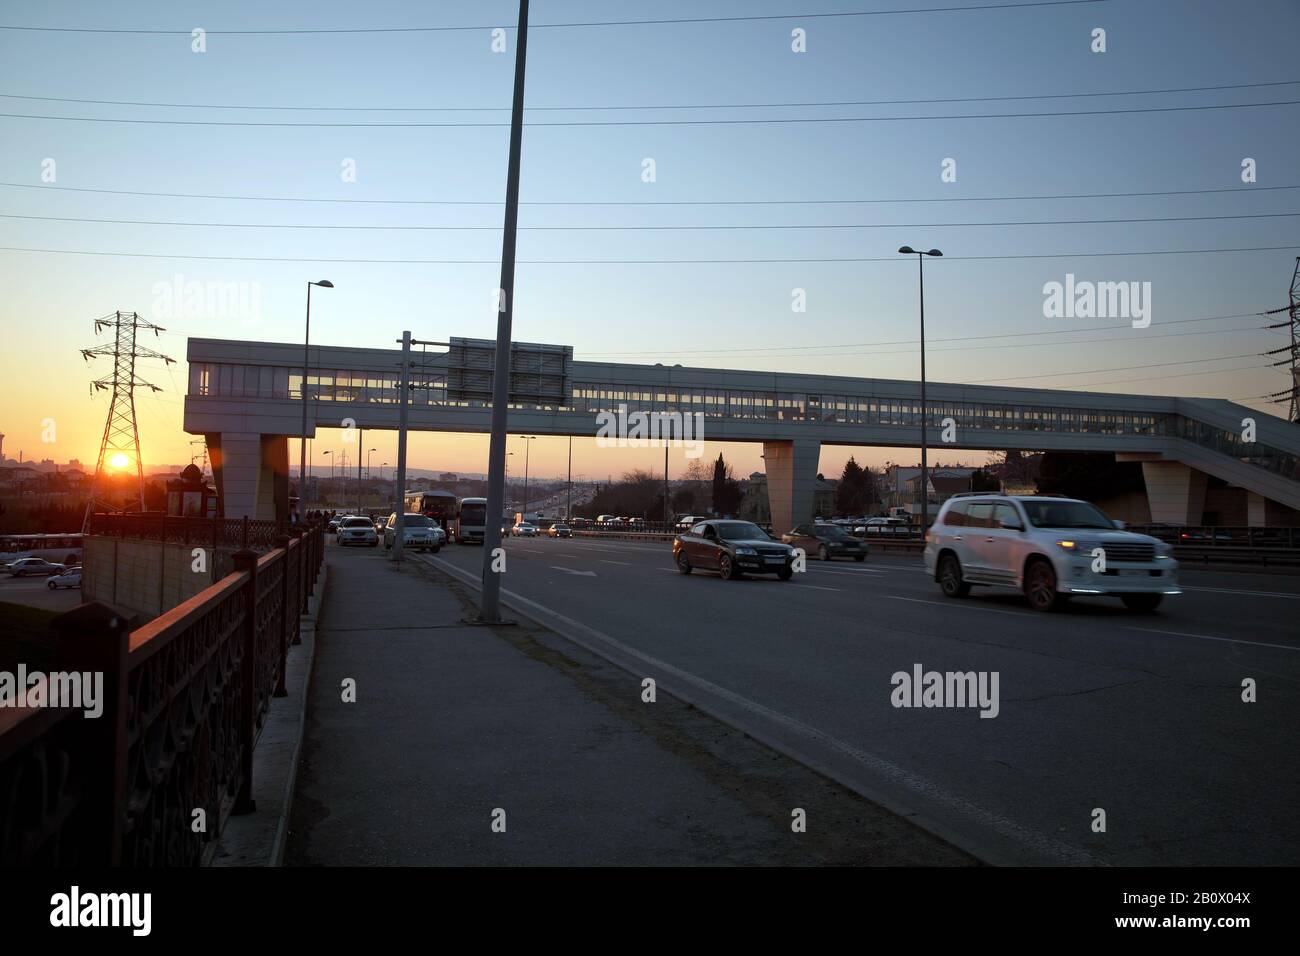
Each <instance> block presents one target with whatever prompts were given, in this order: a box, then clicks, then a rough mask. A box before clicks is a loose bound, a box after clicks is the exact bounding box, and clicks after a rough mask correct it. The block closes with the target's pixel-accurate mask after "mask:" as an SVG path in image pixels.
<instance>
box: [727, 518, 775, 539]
mask: <svg viewBox="0 0 1300 956" xmlns="http://www.w3.org/2000/svg"><path fill="white" fill-rule="evenodd" d="M715 527H717V529H718V536H719V537H721V538H722V539H723V540H725V541H754V540H758V541H762V540H763V539H765V538H766V537H767V534H765V533H764V531H763V529H762V528H760V527H759V526H758V525H756V524H754V523H753V522H752V521H719V522H718V523H717V525H716V526H715Z"/></svg>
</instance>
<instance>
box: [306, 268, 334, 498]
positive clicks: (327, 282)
mask: <svg viewBox="0 0 1300 956" xmlns="http://www.w3.org/2000/svg"><path fill="white" fill-rule="evenodd" d="M314 285H318V286H320V287H321V288H322V289H332V288H334V283H333V282H330V280H329V279H321V280H320V281H319V282H308V283H307V324H306V326H305V328H304V329H303V333H302V388H301V391H302V434H301V438H300V439H299V443H298V486H299V487H298V498H299V506H300V507H301V504H302V502H303V501H306V499H307V373H308V372H309V371H310V369H309V368H308V366H309V364H310V362H311V359H310V357H309V356H310V351H309V350H310V345H311V287H312V286H314ZM326 454H329V452H326Z"/></svg>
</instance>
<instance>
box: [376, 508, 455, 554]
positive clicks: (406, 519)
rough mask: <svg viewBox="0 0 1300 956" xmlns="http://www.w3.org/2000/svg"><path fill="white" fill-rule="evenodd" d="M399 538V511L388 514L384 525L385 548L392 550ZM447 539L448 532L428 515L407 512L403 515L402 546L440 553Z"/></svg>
mask: <svg viewBox="0 0 1300 956" xmlns="http://www.w3.org/2000/svg"><path fill="white" fill-rule="evenodd" d="M396 540H397V512H393V513H392V514H390V515H389V516H388V524H386V525H385V526H384V548H385V549H386V550H389V551H391V550H392V549H393V543H394V542H395V541H396ZM445 540H446V532H444V531H443V530H442V529H441V528H439V527H438V526H437V525H436V524H434V522H433V519H431V518H430V517H429V516H428V515H422V514H414V513H412V514H407V515H403V517H402V547H404V548H408V549H410V550H412V551H415V550H419V551H432V552H433V553H434V554H437V553H438V549H439V548H440V547H442V543H443V542H444V541H445Z"/></svg>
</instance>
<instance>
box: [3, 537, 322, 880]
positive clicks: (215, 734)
mask: <svg viewBox="0 0 1300 956" xmlns="http://www.w3.org/2000/svg"><path fill="white" fill-rule="evenodd" d="M299 530H300V533H299V534H295V535H294V536H292V537H289V536H287V535H281V536H279V537H278V538H277V539H275V540H274V541H273V542H272V544H273V545H274V547H273V548H272V549H271V550H270V551H268V552H267V553H266V554H262V555H260V556H259V555H258V554H257V553H256V552H253V551H250V550H247V549H245V550H241V551H239V552H237V553H236V554H235V556H234V564H235V570H234V572H232V573H231V574H229V575H227V576H226V577H224V578H222V579H221V580H220V581H218V582H217V583H215V584H213V585H212V586H211V587H209V588H208V589H207V590H205V591H203V592H201V593H199V594H197V595H195V596H194V597H193V598H191V599H190V600H188V601H186V602H185V603H183V604H181V605H178V606H177V607H175V608H173V609H172V610H170V611H168V612H167V613H165V614H163V615H160V616H159V617H157V618H155V619H154V620H152V621H150V622H149V623H148V624H145V625H144V626H143V627H140V628H138V629H136V630H134V631H128V630H127V629H126V626H125V623H124V622H123V620H122V619H121V618H120V617H119V616H118V615H117V614H116V613H115V612H114V611H113V610H112V609H110V608H109V607H107V606H105V605H102V604H83V605H80V606H79V607H77V608H75V609H73V610H72V611H69V612H68V613H66V614H64V615H61V616H60V617H58V618H56V619H55V621H54V623H53V627H54V630H55V633H56V636H57V651H56V659H57V670H58V671H59V673H60V676H59V679H62V676H63V675H66V674H69V673H81V674H98V675H101V676H102V694H101V695H100V696H99V699H98V706H99V707H101V708H102V712H101V713H100V714H99V715H98V716H97V717H90V716H88V715H86V713H85V712H84V710H82V709H75V708H71V709H70V708H67V707H60V708H53V707H46V706H26V707H17V708H13V707H10V708H3V709H0V794H3V795H4V797H5V801H4V802H2V803H0V866H73V865H79V866H85V865H89V866H118V865H122V866H194V865H198V864H200V863H201V862H203V861H204V858H205V853H206V851H208V850H209V849H210V848H211V847H213V846H214V845H215V843H214V841H215V838H216V837H217V836H218V835H219V834H220V832H221V828H222V824H223V823H224V822H225V820H226V819H227V817H228V816H229V815H230V814H231V813H247V812H251V811H252V810H254V809H255V805H254V801H253V797H252V792H251V788H252V778H253V749H254V746H255V744H256V741H257V737H258V735H259V733H260V731H261V728H262V724H263V721H264V720H265V717H266V713H267V710H268V708H269V707H270V702H271V699H272V698H273V697H276V696H284V695H285V693H286V690H285V669H286V662H287V654H288V648H289V646H290V644H293V643H298V642H299V641H300V637H299V620H300V616H301V615H302V614H303V613H304V612H305V610H306V608H307V601H308V599H309V598H310V596H311V594H312V589H313V585H314V582H315V580H316V577H317V573H318V572H319V570H320V565H321V562H322V560H323V556H324V540H323V536H322V532H321V526H320V525H308V526H305V527H303V528H301V529H299ZM42 681H43V686H45V687H46V688H47V693H49V692H50V691H51V690H52V689H53V687H54V683H53V682H52V681H51V680H50V678H49V677H48V676H47V677H44V678H42ZM42 681H38V684H41V683H42ZM47 699H48V698H47Z"/></svg>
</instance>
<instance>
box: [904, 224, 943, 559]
mask: <svg viewBox="0 0 1300 956" xmlns="http://www.w3.org/2000/svg"><path fill="white" fill-rule="evenodd" d="M898 251H899V252H900V253H902V254H903V255H905V256H913V255H914V256H916V266H917V270H918V271H917V277H918V280H919V285H918V288H919V289H920V300H921V535H922V536H923V537H924V536H925V535H926V534H927V533H928V532H929V528H930V495H929V492H928V490H927V489H928V487H929V482H928V481H927V480H926V467H925V466H926V461H925V451H926V429H925V425H926V418H927V417H928V416H927V414H926V411H927V410H926V406H925V265H924V263H925V257H926V256H942V255H943V253H942V252H940V251H939V250H938V249H931V250H930V251H929V252H921V251H919V250H917V249H913V248H912V247H911V246H903V248H901V249H899V250H898Z"/></svg>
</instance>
